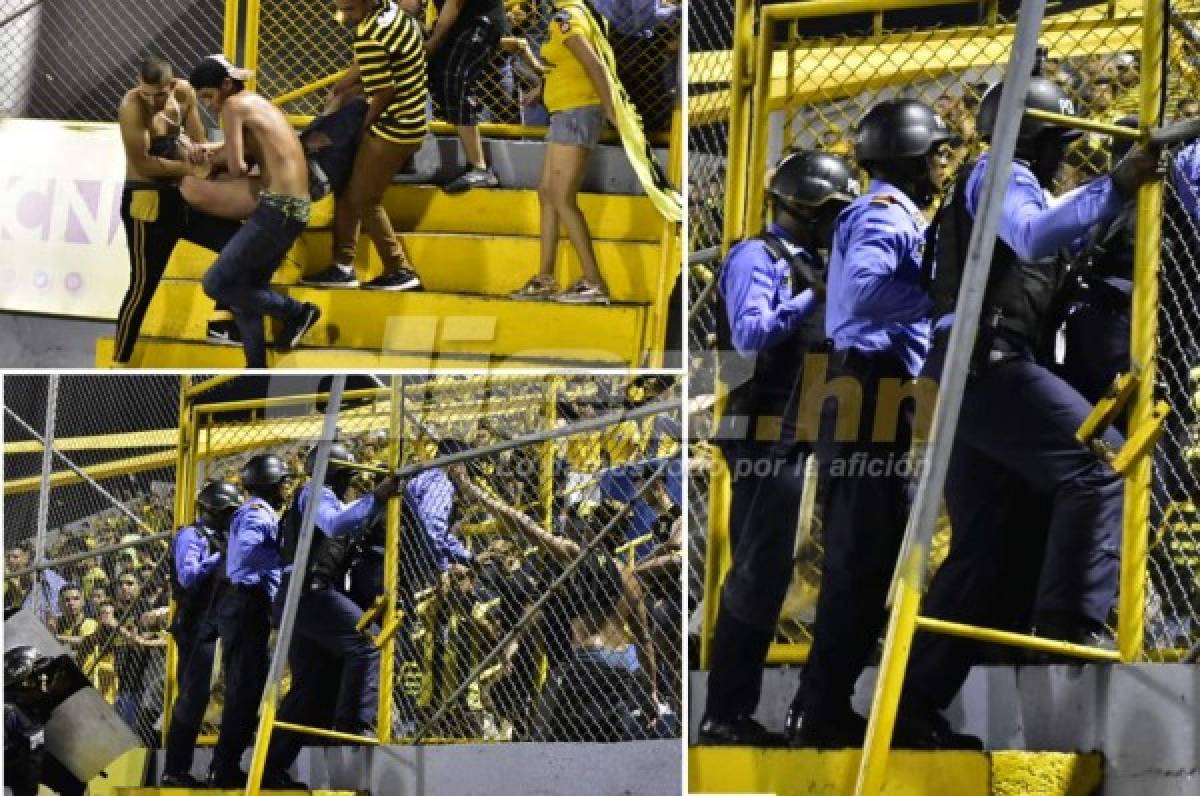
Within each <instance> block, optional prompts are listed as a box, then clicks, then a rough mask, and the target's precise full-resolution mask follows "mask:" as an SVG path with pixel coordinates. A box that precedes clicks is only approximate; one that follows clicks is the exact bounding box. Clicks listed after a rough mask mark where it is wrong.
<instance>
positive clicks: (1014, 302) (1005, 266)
mask: <svg viewBox="0 0 1200 796" xmlns="http://www.w3.org/2000/svg"><path fill="white" fill-rule="evenodd" d="M974 168H975V163H969V164H967V165H966V166H964V167H963V168H962V170H960V171H959V173H958V176H957V177H956V178H955V181H954V190H953V191H952V192H951V194H950V195H949V197H948V198H947V199H946V201H945V202H943V204H942V207H941V208H940V209H939V210H938V214H937V217H936V218H935V219H934V223H933V224H932V225H931V226H930V229H929V233H928V239H929V240H930V241H932V242H933V245H930V244H928V243H927V244H926V252H930V251H931V250H932V254H927V255H926V257H925V260H924V262H922V264H921V282H922V285H923V286H924V287H925V289H926V290H927V291H928V292H929V295H930V297H931V298H932V299H933V309H932V314H933V318H934V319H935V320H936V319H938V318H941V317H942V316H943V315H947V314H949V313H952V312H954V308H955V305H956V304H957V302H958V292H959V288H960V287H961V286H962V277H963V269H964V267H965V266H966V262H967V245H968V243H969V242H970V240H971V229H972V227H973V226H974V224H975V219H973V218H972V217H971V214H970V213H968V212H967V202H966V196H967V180H968V178H969V177H970V176H971V172H972V171H973V170H974ZM1066 274H1067V262H1066V259H1065V258H1064V257H1062V256H1058V255H1056V256H1053V257H1047V258H1044V259H1041V260H1037V261H1035V262H1031V263H1026V262H1022V261H1021V260H1020V259H1019V258H1018V257H1017V254H1016V252H1014V251H1013V250H1012V248H1011V247H1009V245H1008V244H1007V243H1005V242H1004V240H1003V239H1001V238H999V237H997V238H996V247H995V250H994V251H993V253H992V267H991V270H990V271H989V272H988V283H987V288H986V290H985V292H984V297H983V310H982V312H981V314H980V317H979V331H980V333H981V334H982V335H985V336H989V337H990V336H995V335H998V336H1001V337H1004V338H1005V339H1007V340H1009V341H1011V342H1013V343H1017V344H1022V345H1028V346H1029V347H1030V348H1031V349H1034V350H1038V349H1040V348H1041V347H1042V345H1043V344H1044V343H1045V342H1046V338H1047V335H1049V334H1052V333H1053V331H1054V330H1053V329H1052V328H1049V327H1050V326H1051V323H1050V321H1051V316H1052V315H1053V314H1054V313H1053V305H1054V302H1055V298H1056V297H1057V296H1058V294H1059V292H1060V290H1062V288H1063V286H1064V282H1065V280H1066Z"/></svg>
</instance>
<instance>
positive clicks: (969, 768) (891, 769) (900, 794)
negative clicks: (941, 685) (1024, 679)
mask: <svg viewBox="0 0 1200 796" xmlns="http://www.w3.org/2000/svg"><path fill="white" fill-rule="evenodd" d="M859 755H860V752H859V751H858V750H855V749H846V750H835V751H818V750H815V749H754V748H750V747H706V746H693V747H689V749H688V790H689V791H690V792H692V793H774V794H777V796H800V794H814V793H821V794H830V795H831V796H834V795H835V794H836V795H840V794H850V793H853V791H854V782H855V777H856V776H857V772H858V761H859ZM1103 770H1104V764H1103V758H1102V757H1101V756H1100V755H1098V754H1095V753H1089V754H1073V753H1061V752H1015V751H997V752H943V751H936V752H914V751H901V750H893V751H892V753H891V755H890V756H889V758H888V773H887V780H886V782H885V783H884V788H883V792H884V793H885V794H887V796H932V795H934V794H936V795H938V796H941V794H946V796H950V795H951V794H952V795H953V796H1019V795H1020V796H1031V795H1032V794H1036V796H1086V795H1087V794H1090V793H1092V792H1093V791H1095V789H1096V788H1097V787H1098V786H1099V785H1100V782H1101V780H1102V779H1103Z"/></svg>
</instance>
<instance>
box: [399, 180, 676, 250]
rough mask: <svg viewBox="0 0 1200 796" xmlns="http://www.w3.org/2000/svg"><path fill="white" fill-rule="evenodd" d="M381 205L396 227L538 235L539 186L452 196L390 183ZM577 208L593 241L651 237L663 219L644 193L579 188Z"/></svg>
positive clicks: (428, 188)
mask: <svg viewBox="0 0 1200 796" xmlns="http://www.w3.org/2000/svg"><path fill="white" fill-rule="evenodd" d="M383 206H384V208H385V209H386V210H387V212H388V215H389V216H390V217H391V219H392V224H394V225H395V227H396V229H397V231H405V232H409V231H411V232H459V233H468V234H476V235H530V236H536V235H537V234H538V230H539V228H540V226H541V224H540V218H541V212H540V210H539V209H538V199H537V191H532V190H506V189H503V188H484V189H479V190H473V191H468V192H467V193H465V194H458V195H456V196H451V195H449V194H447V193H445V192H444V191H442V190H441V189H440V188H435V187H432V186H428V185H393V186H391V187H390V188H388V190H387V193H385V194H384V197H383ZM579 209H580V210H581V211H582V212H583V215H584V217H586V218H587V220H588V226H589V227H590V228H591V231H592V237H594V238H596V239H597V240H605V239H607V240H625V241H647V242H655V241H657V240H658V239H659V237H660V236H661V235H662V229H663V226H662V225H663V220H662V216H660V215H659V214H658V211H656V210H655V209H654V205H652V204H651V203H650V200H649V199H647V198H646V197H645V196H621V195H617V194H596V193H582V194H580V195H579Z"/></svg>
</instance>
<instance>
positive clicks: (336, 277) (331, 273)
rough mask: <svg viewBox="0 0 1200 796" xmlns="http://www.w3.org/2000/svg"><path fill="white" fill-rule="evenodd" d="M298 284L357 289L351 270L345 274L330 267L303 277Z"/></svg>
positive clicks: (333, 266)
mask: <svg viewBox="0 0 1200 796" xmlns="http://www.w3.org/2000/svg"><path fill="white" fill-rule="evenodd" d="M300 284H302V285H308V286H309V287H358V277H356V276H355V275H354V271H353V269H352V270H350V271H349V272H346V271H345V270H343V269H342V268H341V267H340V266H337V265H331V266H329V267H328V268H326V269H325V270H324V271H321V272H320V273H317V274H313V275H312V276H306V277H304V278H303V279H301V280H300Z"/></svg>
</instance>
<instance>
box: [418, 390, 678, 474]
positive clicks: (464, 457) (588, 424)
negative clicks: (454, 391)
mask: <svg viewBox="0 0 1200 796" xmlns="http://www.w3.org/2000/svg"><path fill="white" fill-rule="evenodd" d="M682 408H683V401H682V400H680V399H679V398H672V399H669V400H664V401H655V402H654V403H649V404H644V405H642V406H639V407H637V408H636V409H626V410H621V411H617V412H609V413H608V414H606V415H597V416H596V417H593V418H590V419H588V420H581V421H580V422H578V423H573V424H571V425H569V426H563V427H562V428H553V429H547V430H545V431H536V432H534V433H532V434H524V435H522V436H519V437H513V438H512V439H506V440H503V441H501V442H494V443H492V444H491V445H483V446H481V447H478V448H471V449H470V450H465V451H460V452H459V453H447V454H444V455H442V456H435V457H433V458H432V459H428V460H426V461H423V462H414V463H412V464H407V465H404V466H402V467H400V469H398V470H397V471H396V477H397V478H410V477H412V476H414V475H416V474H417V473H421V472H424V471H425V470H432V469H434V468H437V467H448V466H450V465H452V464H461V463H462V462H468V461H470V460H472V459H479V458H482V457H484V456H491V455H493V454H496V453H503V452H504V451H507V450H512V449H513V448H524V447H526V446H528V445H533V444H535V443H538V442H546V441H547V440H552V439H560V438H562V437H572V436H575V435H576V434H586V433H588V432H589V431H599V430H601V429H604V428H607V427H609V426H613V425H616V424H618V423H623V422H625V421H626V420H637V419H639V418H643V417H648V416H650V415H658V414H666V413H668V412H672V411H675V410H681V409H682Z"/></svg>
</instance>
